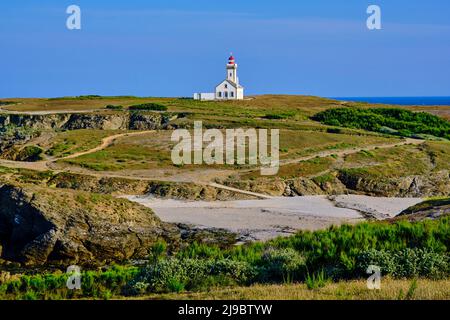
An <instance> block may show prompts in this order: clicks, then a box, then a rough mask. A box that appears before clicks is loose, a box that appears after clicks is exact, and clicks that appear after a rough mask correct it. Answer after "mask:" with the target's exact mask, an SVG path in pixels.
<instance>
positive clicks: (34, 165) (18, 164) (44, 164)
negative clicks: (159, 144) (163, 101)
mask: <svg viewBox="0 0 450 320" xmlns="http://www.w3.org/2000/svg"><path fill="white" fill-rule="evenodd" d="M152 132H155V130H146V131H139V132H127V133H120V134H115V135H112V136H109V137H106V138H103V139H102V143H101V144H100V145H99V146H97V147H95V148H92V149H89V150H86V151H80V152H76V153H74V154H71V155H68V156H66V157H61V158H56V159H51V160H46V161H37V162H27V161H13V160H5V159H0V165H2V166H5V167H9V168H22V169H30V170H37V171H45V170H49V169H51V168H50V166H51V164H52V163H55V162H56V161H58V160H65V159H73V158H77V157H80V156H84V155H87V154H91V153H94V152H97V151H101V150H103V149H106V148H108V147H109V146H111V145H112V144H113V143H114V142H115V141H116V140H117V139H119V138H122V137H131V136H138V135H142V134H146V133H152ZM53 171H55V172H59V171H58V170H53Z"/></svg>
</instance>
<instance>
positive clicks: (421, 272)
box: [357, 248, 450, 278]
mask: <svg viewBox="0 0 450 320" xmlns="http://www.w3.org/2000/svg"><path fill="white" fill-rule="evenodd" d="M369 265H376V266H378V267H380V269H381V272H382V274H386V275H392V276H394V277H397V278H411V277H429V278H444V277H447V276H449V273H450V267H449V257H448V255H447V254H442V253H436V252H434V251H432V250H428V249H421V248H414V249H410V248H406V249H403V250H400V251H387V250H375V249H371V250H367V251H364V252H362V253H361V254H360V255H359V256H358V264H357V268H358V269H359V270H360V272H361V273H362V274H364V272H365V271H366V270H367V267H368V266H369Z"/></svg>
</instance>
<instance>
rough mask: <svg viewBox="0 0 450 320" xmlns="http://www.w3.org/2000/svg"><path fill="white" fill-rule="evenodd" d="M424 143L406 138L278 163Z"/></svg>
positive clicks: (283, 163)
mask: <svg viewBox="0 0 450 320" xmlns="http://www.w3.org/2000/svg"><path fill="white" fill-rule="evenodd" d="M424 142H425V140H419V139H410V138H406V139H405V140H403V141H400V142H396V143H389V144H374V145H370V146H365V147H355V148H352V149H344V150H340V151H336V150H334V151H333V150H329V151H321V152H317V153H314V154H311V155H309V156H304V157H300V158H296V159H290V160H285V161H280V165H281V166H284V165H287V164H293V163H298V162H301V161H308V160H311V159H314V158H316V157H319V158H325V157H329V156H331V155H333V154H334V155H337V156H338V157H345V156H347V155H350V154H354V153H358V152H361V151H371V150H375V149H387V148H395V147H400V146H404V145H408V144H413V145H420V144H423V143H424Z"/></svg>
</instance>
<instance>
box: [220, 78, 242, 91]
mask: <svg viewBox="0 0 450 320" xmlns="http://www.w3.org/2000/svg"><path fill="white" fill-rule="evenodd" d="M224 82H228V83H229V84H230V85H232V86H233V87H235V88H236V89H240V88H244V87H243V86H241V85H240V84H237V83H235V82H233V81H231V80H228V79H225V80H223V81H221V82H220V83H219V84H218V85H217V86H216V88H217V87H218V86H220V85H221V84H222V83H224Z"/></svg>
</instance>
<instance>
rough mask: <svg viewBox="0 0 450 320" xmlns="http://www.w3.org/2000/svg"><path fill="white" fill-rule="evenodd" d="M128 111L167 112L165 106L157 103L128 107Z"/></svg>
mask: <svg viewBox="0 0 450 320" xmlns="http://www.w3.org/2000/svg"><path fill="white" fill-rule="evenodd" d="M128 110H131V111H167V107H166V106H165V105H162V104H159V103H153V102H151V103H143V104H136V105H133V106H129V107H128Z"/></svg>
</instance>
